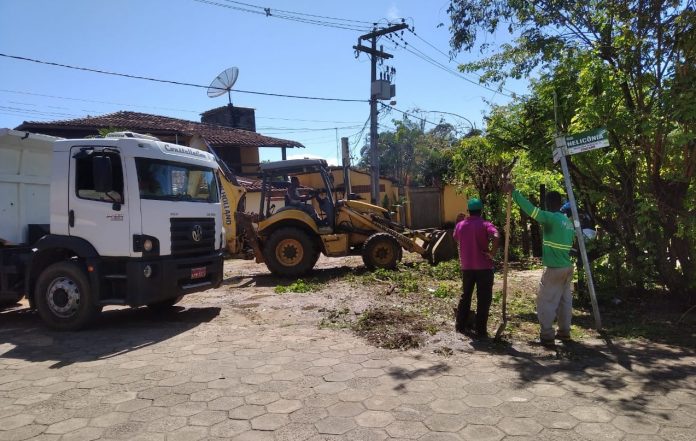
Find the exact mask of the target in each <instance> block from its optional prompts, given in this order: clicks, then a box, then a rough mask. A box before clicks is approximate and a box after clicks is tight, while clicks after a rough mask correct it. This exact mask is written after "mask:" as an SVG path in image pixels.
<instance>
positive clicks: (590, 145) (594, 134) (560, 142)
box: [553, 128, 609, 162]
mask: <svg viewBox="0 0 696 441" xmlns="http://www.w3.org/2000/svg"><path fill="white" fill-rule="evenodd" d="M556 147H558V148H556V149H555V150H554V151H553V162H558V160H559V159H561V156H568V155H575V154H577V153H582V152H589V151H590V150H595V149H601V148H604V147H609V137H608V136H607V129H605V128H601V129H595V130H588V131H587V132H581V133H577V134H575V135H567V136H559V137H557V138H556Z"/></svg>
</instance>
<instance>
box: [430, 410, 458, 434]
mask: <svg viewBox="0 0 696 441" xmlns="http://www.w3.org/2000/svg"><path fill="white" fill-rule="evenodd" d="M423 423H424V424H425V425H426V426H427V427H428V428H429V429H430V430H434V431H436V432H458V431H459V430H461V429H462V428H463V427H464V426H465V425H466V422H465V421H464V419H463V418H462V417H461V416H460V415H447V414H441V413H437V414H435V415H432V416H430V417H428V418H427V419H426V420H425V421H423Z"/></svg>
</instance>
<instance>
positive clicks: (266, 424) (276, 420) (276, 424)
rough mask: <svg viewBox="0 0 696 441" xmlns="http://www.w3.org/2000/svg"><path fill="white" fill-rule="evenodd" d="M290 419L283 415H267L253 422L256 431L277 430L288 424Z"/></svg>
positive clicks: (252, 425) (252, 426)
mask: <svg viewBox="0 0 696 441" xmlns="http://www.w3.org/2000/svg"><path fill="white" fill-rule="evenodd" d="M289 421H290V419H289V418H288V416H287V415H285V414H282V413H267V414H264V415H261V416H258V417H256V418H254V419H252V420H251V428H252V429H254V430H276V429H279V428H281V427H283V426H284V425H286V424H288V422H289Z"/></svg>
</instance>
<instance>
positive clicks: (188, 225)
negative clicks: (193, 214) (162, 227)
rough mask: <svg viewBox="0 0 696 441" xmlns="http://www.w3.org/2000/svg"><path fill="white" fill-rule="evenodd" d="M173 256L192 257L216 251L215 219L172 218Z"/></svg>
mask: <svg viewBox="0 0 696 441" xmlns="http://www.w3.org/2000/svg"><path fill="white" fill-rule="evenodd" d="M170 225H171V226H170V231H171V239H172V256H192V255H197V254H206V253H210V252H212V251H214V250H215V219H212V218H205V217H203V218H172V219H171V224H170Z"/></svg>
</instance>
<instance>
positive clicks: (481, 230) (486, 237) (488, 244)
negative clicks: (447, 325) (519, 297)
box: [454, 198, 500, 339]
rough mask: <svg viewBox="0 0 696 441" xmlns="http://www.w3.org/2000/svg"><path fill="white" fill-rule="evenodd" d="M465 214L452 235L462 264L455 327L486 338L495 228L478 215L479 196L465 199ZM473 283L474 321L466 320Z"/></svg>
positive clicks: (497, 237)
mask: <svg viewBox="0 0 696 441" xmlns="http://www.w3.org/2000/svg"><path fill="white" fill-rule="evenodd" d="M467 206H468V208H469V216H468V217H466V218H465V219H464V220H462V221H460V222H458V223H457V225H456V226H455V228H454V239H455V240H456V241H457V244H458V245H459V263H460V265H461V268H462V297H461V299H460V300H459V306H458V308H457V318H456V323H455V329H456V330H457V332H461V333H467V332H468V331H469V330H470V329H472V328H475V332H476V337H478V338H480V339H486V338H488V330H487V324H488V310H489V309H490V307H491V301H492V300H493V256H494V255H495V253H496V252H497V251H498V246H499V245H500V235H499V234H498V229H497V228H495V225H493V224H492V223H491V222H488V221H486V220H484V219H483V218H482V217H481V211H482V210H483V204H482V203H481V200H480V199H477V198H472V199H469V203H468V204H467ZM474 287H476V323H475V325H474V324H473V323H471V322H470V320H469V316H470V315H471V298H472V296H473V293H474Z"/></svg>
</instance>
